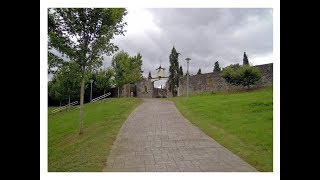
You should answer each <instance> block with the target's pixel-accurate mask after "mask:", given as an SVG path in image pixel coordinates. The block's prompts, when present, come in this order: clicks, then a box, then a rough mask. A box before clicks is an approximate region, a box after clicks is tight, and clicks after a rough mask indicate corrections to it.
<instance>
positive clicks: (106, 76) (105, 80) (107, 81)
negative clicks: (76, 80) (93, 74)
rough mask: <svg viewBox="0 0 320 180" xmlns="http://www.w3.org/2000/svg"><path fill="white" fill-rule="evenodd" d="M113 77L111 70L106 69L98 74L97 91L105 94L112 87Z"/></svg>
mask: <svg viewBox="0 0 320 180" xmlns="http://www.w3.org/2000/svg"><path fill="white" fill-rule="evenodd" d="M113 76H114V70H113V69H112V68H106V69H103V70H100V71H99V72H98V75H97V79H96V86H97V88H98V89H100V90H103V94H106V90H107V89H110V88H111V86H112V85H113V79H112V77H113Z"/></svg>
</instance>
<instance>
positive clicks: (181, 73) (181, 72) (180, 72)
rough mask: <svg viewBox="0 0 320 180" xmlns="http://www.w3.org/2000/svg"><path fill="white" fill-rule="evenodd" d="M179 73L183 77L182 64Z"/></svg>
mask: <svg viewBox="0 0 320 180" xmlns="http://www.w3.org/2000/svg"><path fill="white" fill-rule="evenodd" d="M179 75H180V76H181V77H182V76H183V69H182V66H180V70H179Z"/></svg>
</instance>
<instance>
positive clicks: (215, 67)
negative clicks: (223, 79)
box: [213, 61, 221, 72]
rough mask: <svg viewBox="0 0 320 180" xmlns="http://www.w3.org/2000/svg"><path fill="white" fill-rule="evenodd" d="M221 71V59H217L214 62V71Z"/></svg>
mask: <svg viewBox="0 0 320 180" xmlns="http://www.w3.org/2000/svg"><path fill="white" fill-rule="evenodd" d="M220 71H221V68H220V66H219V61H216V62H215V63H214V68H213V72H220Z"/></svg>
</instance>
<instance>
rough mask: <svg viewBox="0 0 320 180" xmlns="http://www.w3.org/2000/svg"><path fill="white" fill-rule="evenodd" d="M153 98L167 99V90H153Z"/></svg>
mask: <svg viewBox="0 0 320 180" xmlns="http://www.w3.org/2000/svg"><path fill="white" fill-rule="evenodd" d="M152 97H153V98H166V97H167V89H161V88H153V96H152Z"/></svg>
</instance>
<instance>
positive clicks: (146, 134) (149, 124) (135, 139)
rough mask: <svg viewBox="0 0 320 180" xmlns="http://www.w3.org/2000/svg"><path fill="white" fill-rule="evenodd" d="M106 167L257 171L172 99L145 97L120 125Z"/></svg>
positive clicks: (121, 169)
mask: <svg viewBox="0 0 320 180" xmlns="http://www.w3.org/2000/svg"><path fill="white" fill-rule="evenodd" d="M104 171H121V172H130V171H134V172H141V171H142V172H144V171H147V172H150V171H151V172H160V171H161V172H177V171H178V172H180V171H182V172H197V171H205V172H215V171H220V172H225V171H256V170H255V169H254V168H253V167H251V166H250V165H249V164H247V163H246V162H244V161H243V160H242V159H240V158H239V157H238V156H236V155H234V154H233V153H231V152H230V151H228V150H227V149H226V148H224V147H222V146H221V145H220V144H218V143H217V142H216V141H215V140H213V139H212V138H210V137H208V136H207V135H205V134H204V133H203V132H202V131H201V130H200V129H198V128H197V127H195V126H194V125H192V124H191V123H190V122H189V121H188V120H186V119H185V118H184V117H183V116H182V115H181V114H180V112H179V111H178V110H177V109H176V107H175V105H174V104H173V103H172V102H171V101H163V100H160V99H144V103H143V104H141V105H140V106H139V107H137V108H136V109H135V110H134V111H133V112H132V113H131V115H130V116H129V117H128V119H127V120H126V121H125V123H124V124H123V126H122V127H121V129H120V132H119V134H118V136H117V138H116V141H115V142H114V144H113V147H112V150H111V152H110V154H109V157H108V159H107V166H106V167H105V168H104Z"/></svg>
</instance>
